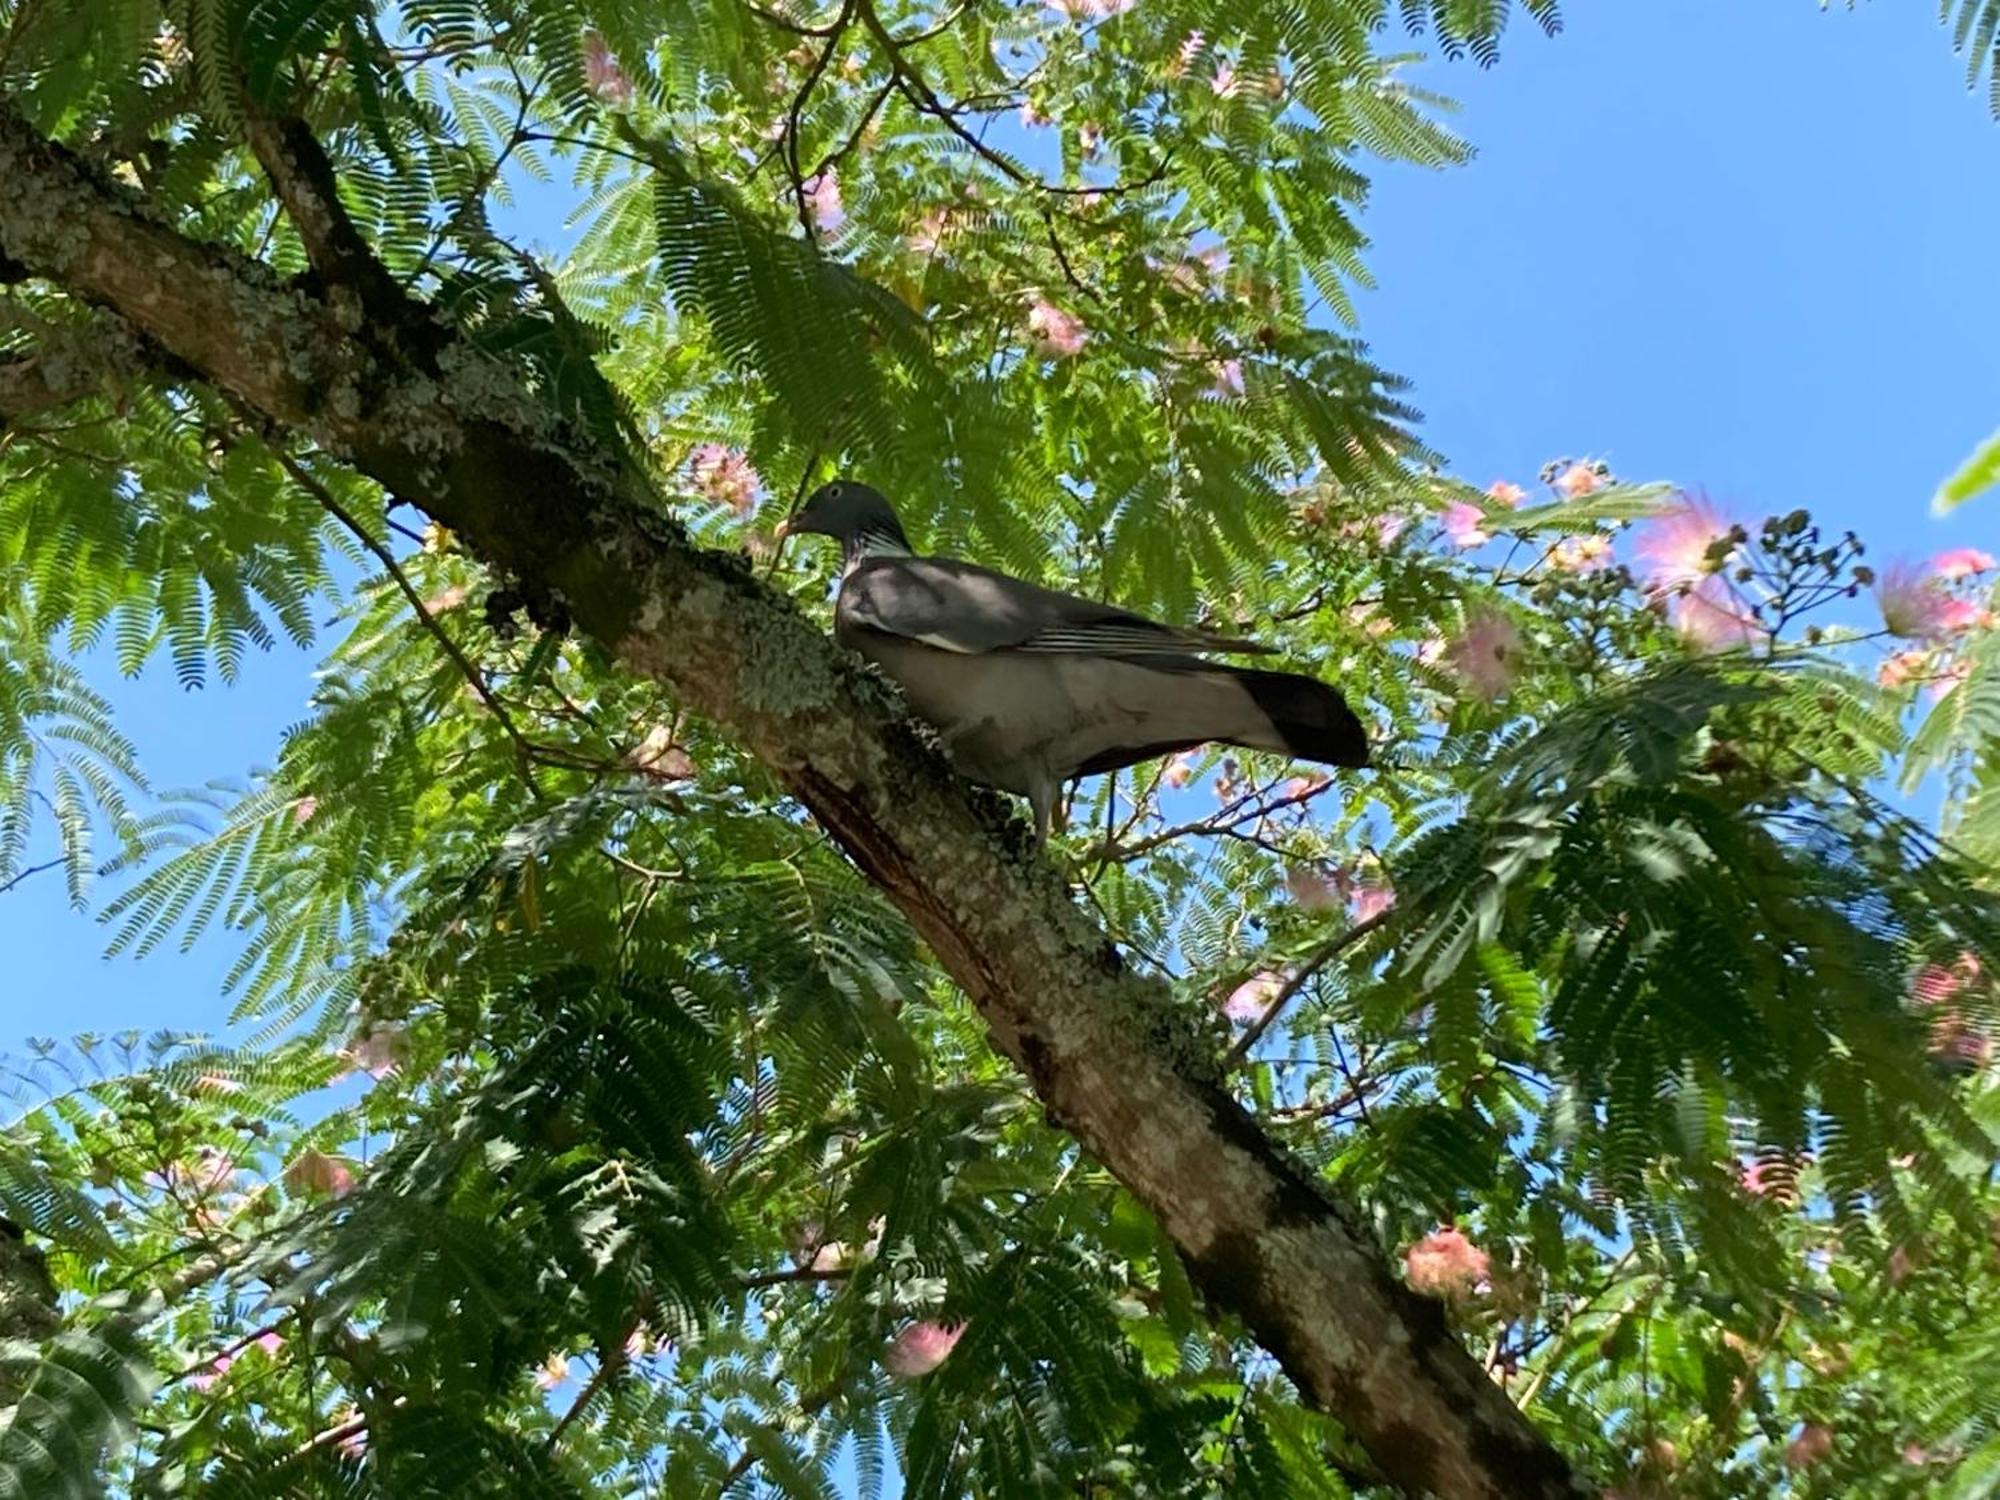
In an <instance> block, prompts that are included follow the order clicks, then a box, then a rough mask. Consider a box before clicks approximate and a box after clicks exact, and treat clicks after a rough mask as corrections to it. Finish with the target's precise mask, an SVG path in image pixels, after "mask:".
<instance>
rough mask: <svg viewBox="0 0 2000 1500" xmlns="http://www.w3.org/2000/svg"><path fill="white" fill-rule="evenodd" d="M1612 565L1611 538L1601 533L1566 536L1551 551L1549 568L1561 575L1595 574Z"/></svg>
mask: <svg viewBox="0 0 2000 1500" xmlns="http://www.w3.org/2000/svg"><path fill="white" fill-rule="evenodd" d="M1610 563H1611V538H1610V537H1608V536H1606V535H1605V534H1604V533H1603V532H1601V531H1593V532H1589V533H1587V534H1585V535H1583V536H1566V537H1564V538H1563V539H1562V540H1561V541H1559V542H1557V543H1556V544H1555V546H1553V547H1551V548H1550V549H1549V566H1550V567H1552V568H1554V569H1555V570H1556V571H1557V572H1559V573H1595V572H1596V571H1597V570H1598V569H1600V568H1604V567H1608V566H1610Z"/></svg>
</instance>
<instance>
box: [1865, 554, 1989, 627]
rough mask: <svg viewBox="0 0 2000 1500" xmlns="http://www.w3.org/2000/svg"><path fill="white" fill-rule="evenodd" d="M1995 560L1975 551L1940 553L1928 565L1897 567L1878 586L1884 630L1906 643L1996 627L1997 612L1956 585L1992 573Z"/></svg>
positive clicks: (1886, 570)
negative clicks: (1955, 586)
mask: <svg viewBox="0 0 2000 1500" xmlns="http://www.w3.org/2000/svg"><path fill="white" fill-rule="evenodd" d="M1992 569H1993V558H1992V557H1991V555H1989V554H1988V553H1985V552H1981V551H1979V550H1978V549H1977V548H1973V547H1957V548H1954V549H1953V550H1951V551H1949V552H1943V553H1940V554H1939V555H1938V556H1936V557H1934V558H1932V559H1931V561H1930V562H1929V563H1928V564H1922V563H1912V562H1908V561H1902V562H1894V563H1891V564H1890V565H1889V566H1888V567H1886V568H1884V569H1883V570H1882V573H1881V576H1880V577H1878V578H1877V579H1876V582H1875V599H1876V602H1877V603H1878V604H1880V605H1881V607H1882V625H1883V628H1884V629H1886V630H1887V631H1888V632H1889V633H1890V634H1891V635H1899V636H1902V637H1903V638H1904V639H1905V640H1913V641H1925V640H1931V641H1934V640H1941V639H1943V638H1945V637H1946V636H1952V635H1960V634H1963V633H1964V632H1966V631H1968V630H1972V629H1975V628H1977V629H1984V628H1986V627H1988V626H1990V625H1992V623H1993V612H1992V611H1991V610H1990V609H1988V608H1987V607H1986V606H1985V605H1983V604H1981V603H1980V602H1978V601H1977V600H1975V599H1971V598H1968V597H1967V596H1966V595H1965V594H1964V593H1961V592H1958V591H1955V590H1954V589H1953V588H1952V585H1953V584H1955V583H1962V582H1964V581H1965V580H1968V579H1971V578H1974V577H1976V576H1978V575H1979V574H1982V573H1988V572H1991V571H1992Z"/></svg>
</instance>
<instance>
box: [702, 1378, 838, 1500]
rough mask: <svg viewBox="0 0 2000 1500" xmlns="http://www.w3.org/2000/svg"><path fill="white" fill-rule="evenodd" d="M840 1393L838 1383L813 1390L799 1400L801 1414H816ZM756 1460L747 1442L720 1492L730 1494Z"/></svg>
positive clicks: (753, 1450) (726, 1475)
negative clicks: (731, 1487) (730, 1489)
mask: <svg viewBox="0 0 2000 1500" xmlns="http://www.w3.org/2000/svg"><path fill="white" fill-rule="evenodd" d="M839 1394H840V1387H839V1385H838V1384H834V1385H828V1386H825V1387H823V1388H822V1389H820V1390H817V1391H815V1392H813V1394H812V1395H810V1396H807V1397H805V1398H804V1399H803V1400H801V1401H800V1402H799V1415H800V1416H802V1417H810V1416H812V1415H814V1414H815V1413H817V1412H818V1411H819V1410H820V1408H822V1407H823V1406H825V1405H826V1404H827V1403H828V1402H830V1401H832V1400H833V1398H834V1397H835V1396H837V1395H839ZM770 1430H771V1431H773V1432H775V1431H776V1430H777V1429H776V1428H775V1427H772V1428H771V1429H770ZM756 1462H757V1453H756V1450H755V1449H753V1448H751V1447H749V1446H748V1445H747V1444H746V1445H745V1446H744V1449H743V1451H742V1452H741V1453H739V1454H737V1455H736V1462H735V1463H733V1464H731V1465H730V1466H729V1472H728V1473H727V1474H725V1475H723V1476H722V1488H721V1490H720V1491H718V1493H720V1494H724V1495H726V1494H728V1493H729V1488H730V1486H731V1485H733V1484H735V1483H736V1481H737V1480H739V1479H741V1478H742V1477H743V1476H744V1475H745V1474H748V1473H749V1472H750V1470H751V1468H752V1467H753V1466H754V1465H755V1464H756Z"/></svg>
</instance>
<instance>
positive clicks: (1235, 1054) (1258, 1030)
mask: <svg viewBox="0 0 2000 1500" xmlns="http://www.w3.org/2000/svg"><path fill="white" fill-rule="evenodd" d="M1395 910H1396V909H1395V908H1394V907H1393V906H1392V907H1388V908H1386V909H1384V910H1382V911H1378V912H1376V913H1375V915H1374V916H1372V917H1369V918H1368V919H1367V920H1366V921H1362V922H1356V923H1355V924H1354V925H1353V926H1352V927H1350V928H1348V929H1347V931H1345V932H1343V933H1342V934H1341V935H1340V936H1339V937H1337V938H1335V939H1333V941H1332V942H1329V943H1324V944H1322V945H1321V946H1320V950H1319V951H1318V952H1317V953H1315V954H1313V956H1312V957H1311V958H1309V959H1307V960H1306V961H1305V963H1304V964H1302V965H1301V966H1300V968H1299V971H1298V973H1296V974H1294V975H1293V976H1292V977H1291V978H1290V979H1288V980H1286V981H1285V987H1284V988H1283V989H1281V990H1279V991H1278V993H1277V994H1276V995H1274V996H1272V997H1271V1003H1270V1004H1269V1005H1267V1006H1265V1007H1264V1013H1263V1014H1262V1015H1261V1016H1259V1017H1258V1018H1257V1019H1256V1020H1255V1021H1252V1022H1251V1023H1250V1026H1249V1029H1247V1030H1246V1031H1245V1032H1244V1033H1243V1035H1241V1036H1240V1037H1238V1038H1237V1039H1236V1045H1235V1046H1233V1047H1231V1048H1230V1049H1229V1051H1228V1053H1227V1054H1226V1055H1225V1056H1224V1057H1223V1059H1222V1066H1223V1069H1224V1071H1227V1070H1229V1069H1231V1068H1234V1067H1236V1066H1237V1065H1238V1064H1239V1063H1241V1062H1242V1061H1243V1059H1244V1058H1245V1057H1246V1056H1248V1055H1249V1052H1250V1049H1251V1048H1252V1047H1253V1046H1255V1045H1256V1044H1257V1040H1258V1038H1260V1037H1261V1036H1263V1034H1264V1033H1265V1032H1266V1031H1268V1030H1270V1028H1271V1023H1272V1022H1273V1021H1275V1020H1277V1019H1278V1017H1279V1016H1280V1015H1282V1014H1283V1013H1284V1009H1285V1007H1286V1006H1288V1005H1290V1004H1291V1003H1292V1000H1293V998H1294V997H1295V996H1296V995H1297V994H1298V992H1299V991H1300V990H1302V989H1304V988H1305V987H1306V985H1307V984H1309V983H1310V982H1311V980H1312V977H1313V976H1314V975H1315V974H1317V973H1319V971H1320V970H1321V969H1323V968H1325V967H1326V966H1327V965H1328V964H1329V963H1331V962H1333V960H1334V959H1336V958H1338V957H1339V956H1340V955H1341V954H1342V953H1344V952H1345V951H1346V950H1347V949H1349V948H1351V947H1353V946H1354V945H1355V944H1356V943H1358V942H1360V941H1361V940H1362V939H1363V938H1365V937H1367V936H1368V934H1369V933H1371V932H1374V931H1376V930H1378V929H1379V928H1382V927H1384V926H1386V925H1387V924H1388V921H1389V919H1390V917H1392V916H1393V915H1394V914H1395ZM1351 1082H1352V1080H1350V1085H1351Z"/></svg>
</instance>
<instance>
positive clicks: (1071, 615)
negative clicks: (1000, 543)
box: [840, 555, 1271, 656]
mask: <svg viewBox="0 0 2000 1500" xmlns="http://www.w3.org/2000/svg"><path fill="white" fill-rule="evenodd" d="M840 608H841V611H842V613H843V614H845V615H846V616H847V617H848V618H849V619H850V620H851V621H852V622H853V623H855V624H857V625H865V626H868V627H869V628H870V629H874V630H881V631H886V632H888V633H889V634H890V635H899V636H902V637H904V638H905V639H907V640H913V641H923V642H924V643H926V644H927V645H932V646H936V647H937V648H938V649H939V650H942V651H956V652H960V653H963V654H967V655H978V654H981V653H984V652H988V651H1053V652H1099V651H1120V652H1127V653H1146V652H1154V651H1165V652H1169V653H1171V654H1173V655H1176V656H1186V655H1188V654H1189V653H1191V652H1200V651H1231V652H1244V653H1251V652H1254V653H1257V654H1259V655H1263V654H1267V653H1268V652H1269V651H1270V649H1271V648H1270V647H1268V646H1260V645H1258V644H1257V643H1256V642H1255V641H1244V640H1236V639H1233V638H1231V637H1229V636H1224V635H1214V634H1211V633H1210V632H1208V631H1203V630H1185V629H1182V628H1180V627H1178V626H1174V625H1162V624H1160V623H1158V622H1157V621H1154V620H1149V619H1147V618H1146V617H1145V616H1144V615H1136V614H1133V613H1132V612H1131V611H1130V610H1125V609H1120V608H1118V606H1117V605H1115V604H1100V603H1098V602H1097V601H1095V600H1092V599H1083V598H1079V597H1078V596H1077V595H1075V594H1065V593H1062V592H1060V591H1058V590H1056V589H1045V588H1042V587H1040V586H1039V585H1037V584H1032V583H1025V582H1023V581H1022V580H1021V579H1018V578H1009V577H1008V576H1007V575H1006V574H1004V573H995V572H994V571H993V570H992V569H990V568H982V567H979V566H978V565H977V564H974V563H967V562H957V561H954V560H953V559H951V558H946V557H895V556H881V555H877V556H870V557H865V558H862V559H861V560H860V561H859V562H857V563H856V564H855V566H854V567H853V568H852V569H851V570H850V571H849V573H848V575H847V577H846V578H845V580H843V582H842V584H841V589H840Z"/></svg>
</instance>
